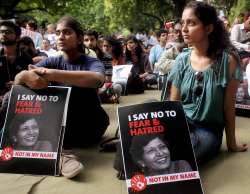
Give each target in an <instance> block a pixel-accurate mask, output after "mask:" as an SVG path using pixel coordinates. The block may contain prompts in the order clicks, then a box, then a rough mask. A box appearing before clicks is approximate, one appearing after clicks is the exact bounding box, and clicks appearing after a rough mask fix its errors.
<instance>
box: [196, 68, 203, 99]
mask: <svg viewBox="0 0 250 194" xmlns="http://www.w3.org/2000/svg"><path fill="white" fill-rule="evenodd" d="M203 78H204V75H203V73H202V72H201V71H197V72H195V80H196V82H197V85H196V86H195V88H194V95H195V96H200V95H201V94H202V91H203V83H202V81H203Z"/></svg>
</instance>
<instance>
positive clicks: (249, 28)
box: [244, 17, 250, 31]
mask: <svg viewBox="0 0 250 194" xmlns="http://www.w3.org/2000/svg"><path fill="white" fill-rule="evenodd" d="M244 28H245V29H246V30H247V31H250V17H248V19H247V20H246V21H245V22H244Z"/></svg>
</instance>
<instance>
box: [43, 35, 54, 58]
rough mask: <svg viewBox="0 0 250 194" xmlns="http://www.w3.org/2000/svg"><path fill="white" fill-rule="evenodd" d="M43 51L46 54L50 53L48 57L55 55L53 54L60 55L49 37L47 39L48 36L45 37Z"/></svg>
mask: <svg viewBox="0 0 250 194" xmlns="http://www.w3.org/2000/svg"><path fill="white" fill-rule="evenodd" d="M41 52H44V53H46V55H48V57H53V56H57V55H58V52H57V51H56V50H55V49H53V48H52V47H51V45H50V41H49V39H46V38H45V39H43V43H42V47H41Z"/></svg>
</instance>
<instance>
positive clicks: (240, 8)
mask: <svg viewBox="0 0 250 194" xmlns="http://www.w3.org/2000/svg"><path fill="white" fill-rule="evenodd" d="M249 8H250V1H249V0H238V1H237V2H235V4H234V6H233V7H232V8H231V10H230V14H229V21H230V22H233V21H234V19H235V18H236V17H237V16H239V14H240V13H242V12H244V11H246V10H247V9H249Z"/></svg>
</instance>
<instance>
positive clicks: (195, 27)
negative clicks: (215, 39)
mask: <svg viewBox="0 0 250 194" xmlns="http://www.w3.org/2000/svg"><path fill="white" fill-rule="evenodd" d="M181 22H182V36H183V39H184V42H185V43H186V44H191V45H193V46H195V45H196V44H200V43H202V42H203V41H208V33H207V31H206V28H205V27H204V25H203V24H202V22H201V21H200V20H199V18H198V17H197V16H196V15H195V14H194V11H193V9H191V8H186V9H184V11H183V13H182V21H181Z"/></svg>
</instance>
